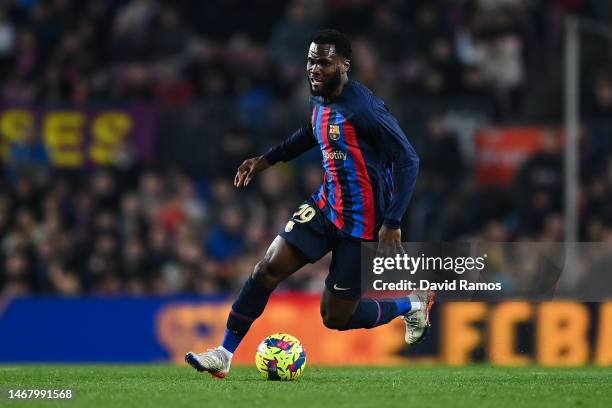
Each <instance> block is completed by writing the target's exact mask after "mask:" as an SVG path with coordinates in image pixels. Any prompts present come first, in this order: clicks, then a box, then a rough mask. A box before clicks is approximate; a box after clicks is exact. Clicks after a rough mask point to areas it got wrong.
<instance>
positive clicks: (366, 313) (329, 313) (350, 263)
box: [321, 238, 433, 344]
mask: <svg viewBox="0 0 612 408" xmlns="http://www.w3.org/2000/svg"><path fill="white" fill-rule="evenodd" d="M332 254H333V256H332V263H331V265H330V273H329V275H328V277H327V279H326V281H325V286H326V288H325V291H324V292H323V296H322V298H321V316H322V317H323V323H324V324H325V326H326V327H329V328H331V329H336V330H350V329H361V328H365V329H369V328H373V327H377V326H380V325H382V324H386V323H388V322H390V321H391V320H393V319H394V318H396V317H399V316H403V317H404V320H405V321H406V329H407V330H406V342H408V344H414V343H416V342H418V341H420V340H421V339H422V337H423V334H424V331H425V328H426V327H427V326H428V325H429V309H430V308H431V305H432V304H433V294H432V293H426V292H419V293H414V294H411V295H409V296H407V297H400V298H388V299H367V298H361V242H360V241H355V240H350V239H344V238H338V239H336V241H335V244H334V247H333V250H332Z"/></svg>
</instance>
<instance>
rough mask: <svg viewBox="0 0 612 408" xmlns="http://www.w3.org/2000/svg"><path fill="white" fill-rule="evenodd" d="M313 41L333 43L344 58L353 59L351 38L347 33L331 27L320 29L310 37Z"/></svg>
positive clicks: (316, 42)
mask: <svg viewBox="0 0 612 408" xmlns="http://www.w3.org/2000/svg"><path fill="white" fill-rule="evenodd" d="M310 42H311V43H315V44H331V45H333V46H334V47H335V48H336V52H337V53H338V54H340V55H342V56H343V57H344V58H347V59H351V54H352V52H353V50H352V49H351V40H349V38H348V37H347V35H346V34H344V33H341V32H340V31H338V30H333V29H331V28H325V29H323V30H319V31H317V32H316V33H314V34H313V36H312V38H311V39H310Z"/></svg>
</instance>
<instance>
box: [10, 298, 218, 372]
mask: <svg viewBox="0 0 612 408" xmlns="http://www.w3.org/2000/svg"><path fill="white" fill-rule="evenodd" d="M224 300H225V298H224V297H206V298H202V297H197V298H195V297H193V298H186V297H181V298H136V297H132V298H56V297H32V298H17V299H13V300H11V301H10V302H9V303H8V304H7V305H6V307H5V308H4V309H3V310H2V309H0V362H77V361H78V362H151V361H168V360H169V358H170V356H169V353H168V351H167V350H168V348H167V347H164V344H161V342H162V341H163V337H160V336H159V335H158V333H157V331H158V325H157V323H156V319H158V316H159V313H160V312H161V311H163V310H164V309H166V308H167V306H169V305H181V304H198V305H203V304H207V303H210V304H211V306H212V305H215V304H220V303H222V304H224V305H225V302H224ZM201 330H202V331H204V332H205V331H206V327H202V328H201Z"/></svg>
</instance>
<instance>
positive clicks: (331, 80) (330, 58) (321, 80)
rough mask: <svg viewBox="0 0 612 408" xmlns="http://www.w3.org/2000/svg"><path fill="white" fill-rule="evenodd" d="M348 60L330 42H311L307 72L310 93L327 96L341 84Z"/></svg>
mask: <svg viewBox="0 0 612 408" xmlns="http://www.w3.org/2000/svg"><path fill="white" fill-rule="evenodd" d="M347 69H348V62H347V61H346V60H345V59H344V58H342V57H341V56H340V55H338V54H336V48H335V46H333V45H330V44H315V43H312V44H310V48H309V49H308V60H307V63H306V72H307V74H308V83H309V84H310V93H311V94H313V95H315V96H323V97H327V96H329V95H331V94H332V93H333V92H334V90H335V89H336V88H337V87H338V86H339V85H340V83H341V81H342V74H343V73H346V70H347Z"/></svg>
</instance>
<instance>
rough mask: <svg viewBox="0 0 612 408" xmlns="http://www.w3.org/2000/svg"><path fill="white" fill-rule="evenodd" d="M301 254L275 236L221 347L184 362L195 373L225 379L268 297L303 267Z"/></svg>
mask: <svg viewBox="0 0 612 408" xmlns="http://www.w3.org/2000/svg"><path fill="white" fill-rule="evenodd" d="M306 262H307V260H306V258H305V257H304V255H303V254H302V253H301V252H300V251H298V250H297V249H296V248H295V247H293V246H292V245H291V244H289V243H288V242H287V241H286V240H285V239H284V238H283V237H280V236H277V237H276V238H275V239H274V241H273V242H272V244H271V245H270V247H269V248H268V250H267V251H266V255H265V256H264V258H263V259H262V260H261V261H260V262H258V263H257V264H256V265H255V268H254V270H253V273H252V274H251V276H250V277H249V278H248V279H247V281H246V282H245V284H244V286H243V287H242V289H241V291H240V294H239V295H238V297H237V298H236V301H235V302H234V304H233V305H232V310H231V311H230V313H229V316H228V318H227V329H226V330H225V337H224V339H223V343H222V344H221V346H220V347H218V348H216V349H210V350H208V351H206V352H204V353H199V354H197V353H194V352H189V353H187V354H186V355H185V361H187V363H189V365H191V366H192V367H193V368H195V369H196V370H198V371H207V372H209V373H210V374H212V375H213V376H215V377H218V378H224V377H225V376H226V375H227V374H228V372H229V368H230V365H231V359H232V356H233V354H234V352H235V351H236V348H238V345H239V344H240V342H241V341H242V339H243V338H244V336H246V334H247V332H248V331H249V329H250V328H251V325H252V324H253V322H254V321H255V320H256V319H257V318H258V317H259V316H261V314H262V313H263V311H264V309H265V307H266V304H267V303H268V299H269V298H270V294H271V293H272V291H274V289H275V288H276V286H277V285H278V284H279V283H280V282H281V281H283V280H284V279H286V278H287V277H288V276H290V275H291V274H292V273H294V272H295V271H297V270H298V269H300V268H301V267H302V266H304V265H305V264H306Z"/></svg>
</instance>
